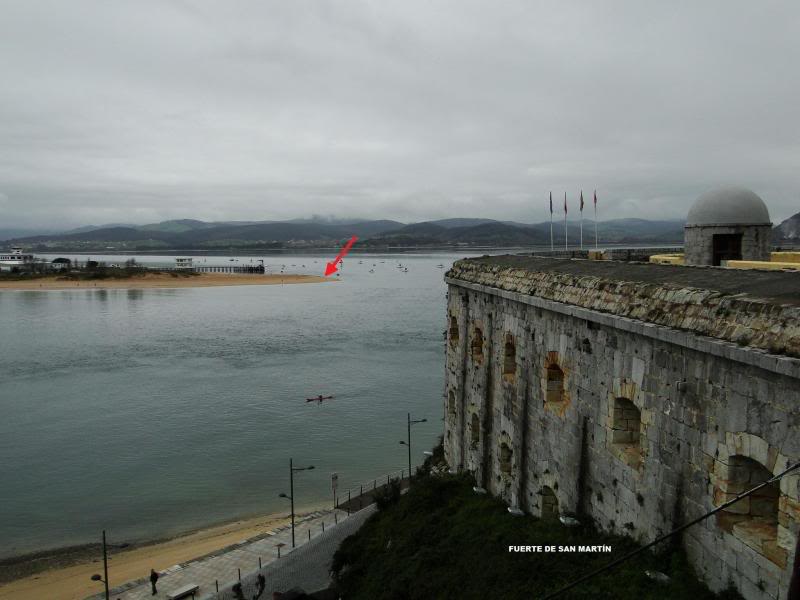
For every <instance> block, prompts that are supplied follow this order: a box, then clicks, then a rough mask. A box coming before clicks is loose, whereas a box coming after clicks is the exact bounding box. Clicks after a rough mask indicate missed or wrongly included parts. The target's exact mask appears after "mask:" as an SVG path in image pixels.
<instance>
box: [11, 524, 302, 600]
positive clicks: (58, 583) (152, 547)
mask: <svg viewBox="0 0 800 600" xmlns="http://www.w3.org/2000/svg"><path fill="white" fill-rule="evenodd" d="M313 510H314V509H313V508H308V509H306V510H304V511H303V513H298V517H299V516H301V514H307V513H310V512H313ZM287 523H289V517H288V516H287V515H286V514H285V513H280V514H271V515H265V516H260V517H253V518H250V519H243V520H239V521H235V522H232V523H228V524H225V525H218V526H215V527H210V528H207V529H202V530H199V531H196V532H194V533H189V534H186V535H183V536H180V537H175V538H173V539H170V540H166V541H162V542H156V543H152V544H147V545H136V546H133V547H131V548H130V549H125V550H118V551H114V552H112V553H110V554H109V561H108V568H109V580H110V581H111V585H112V587H114V586H118V585H121V584H122V583H125V582H126V581H131V580H133V579H139V578H141V577H146V576H147V575H148V574H149V573H150V569H156V570H157V571H161V570H164V569H166V568H168V567H171V566H173V565H176V564H178V563H182V562H186V561H188V560H191V559H194V558H199V557H201V556H204V555H206V554H209V553H211V552H214V551H215V550H219V549H221V548H224V547H226V546H229V545H231V544H234V543H237V542H240V541H242V540H245V539H248V538H251V537H255V536H257V535H260V534H262V533H265V532H266V531H268V530H270V529H274V528H276V527H279V526H281V525H285V524H287ZM93 554H96V556H94V557H92V558H89V557H86V558H85V559H83V560H81V561H79V562H77V563H75V564H71V565H68V566H63V567H54V568H50V569H47V570H44V571H41V572H39V573H35V574H33V575H29V576H27V577H24V578H22V579H17V580H14V581H10V582H7V583H4V584H2V585H0V599H2V600H5V599H9V600H10V599H12V598H13V599H15V600H19V599H28V598H30V599H42V598H51V599H54V600H56V599H57V600H73V599H74V600H78V599H83V598H86V597H87V596H90V595H92V594H96V593H98V592H100V591H102V584H101V585H98V584H97V582H94V581H91V576H92V575H93V574H94V573H102V571H103V560H102V554H101V553H100V551H94V552H93ZM6 568H7V567H4V569H6Z"/></svg>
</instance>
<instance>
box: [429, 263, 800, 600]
mask: <svg viewBox="0 0 800 600" xmlns="http://www.w3.org/2000/svg"><path fill="white" fill-rule="evenodd" d="M604 263H605V264H604V265H603V264H601V263H597V262H593V261H576V260H558V259H542V258H530V257H525V258H523V257H493V258H484V259H470V260H464V261H459V262H457V263H456V264H455V265H454V267H453V268H452V269H451V270H450V271H449V272H448V273H447V275H446V281H447V283H448V286H449V292H448V308H447V311H448V312H447V323H448V331H447V336H448V343H447V362H446V365H447V366H446V389H445V407H444V409H445V415H446V417H445V423H446V427H445V455H446V457H447V460H448V462H449V464H450V465H451V467H452V468H454V469H456V468H457V469H460V470H467V471H470V472H472V473H474V475H475V477H476V479H477V481H478V485H481V486H483V487H485V488H487V489H488V490H489V491H490V492H491V493H493V494H495V495H498V496H500V497H502V498H503V499H504V500H505V501H506V502H507V503H508V504H509V505H510V506H512V507H516V508H519V509H521V510H523V511H525V512H527V513H530V514H533V515H535V516H541V517H543V518H547V517H553V516H555V515H557V514H559V513H561V514H565V513H567V514H573V513H574V514H587V515H588V516H590V517H591V518H592V519H594V520H595V521H596V522H597V523H598V524H599V526H600V527H602V528H604V529H606V530H610V531H613V532H615V533H622V534H626V535H630V536H632V537H634V538H636V539H637V540H639V541H641V542H647V541H651V540H652V539H654V538H655V537H657V536H658V535H660V534H663V533H666V532H668V531H670V530H672V529H673V528H675V527H676V526H678V525H680V524H682V523H685V522H687V521H688V520H690V519H693V518H696V517H699V516H701V515H702V514H704V513H706V512H708V511H710V510H712V509H714V508H715V507H716V506H719V505H720V504H721V503H723V502H725V501H726V500H728V499H731V498H733V497H734V496H735V495H736V494H738V493H740V492H742V491H744V490H746V489H749V488H751V487H754V486H755V485H756V484H757V483H760V482H762V481H765V480H766V479H768V478H769V477H770V476H771V474H773V473H779V472H780V471H782V470H783V469H785V468H786V467H787V466H788V465H790V464H794V463H795V462H797V461H798V460H800V360H798V357H800V306H798V304H797V303H792V302H788V303H787V302H782V301H781V300H783V298H782V297H781V294H782V293H786V294H789V296H788V297H791V294H792V286H796V287H797V289H800V274H791V273H768V274H760V275H757V277H760V278H762V279H760V280H759V281H758V282H756V287H757V288H758V289H763V290H766V291H769V290H776V291H775V294H773V296H772V297H770V298H754V297H750V296H746V295H743V294H741V293H739V294H735V293H729V292H725V291H720V290H721V289H722V290H724V289H725V286H726V285H728V286H730V282H728V283H725V281H723V279H724V277H730V275H729V274H726V272H724V271H722V270H719V269H716V270H713V271H715V272H716V273H722V274H721V275H719V277H718V279H719V281H718V282H717V283H719V285H715V286H709V287H710V288H711V289H703V288H702V287H688V286H687V285H686V281H681V278H684V279H685V278H686V275H685V274H686V273H688V274H689V275H691V276H693V277H695V278H699V279H700V280H703V281H704V280H706V279H709V280H714V278H715V277H716V275H714V273H712V270H711V269H709V268H691V267H662V266H659V265H624V264H621V265H620V264H618V265H611V264H609V263H610V261H604ZM639 268H647V269H648V271H647V273H649V274H650V280H649V281H648V280H646V278H644V277H643V276H640V274H639V273H638V272H637V269H639ZM675 269H679V270H680V271H675ZM711 275H714V277H712V276H711ZM738 276H739V277H741V276H742V274H741V273H739V275H738ZM787 277H790V278H791V277H794V279H791V280H790V279H786V278H787ZM670 278H672V279H675V280H677V281H678V283H677V284H670V283H668V282H666V280H669V279H670ZM643 279H645V280H644V281H643ZM787 282H788V283H787ZM712 283H713V281H712ZM715 287H716V289H714V288H715ZM780 290H782V291H780ZM796 298H797V299H798V301H799V302H800V295H797V296H796ZM767 333H768V334H767ZM799 481H800V476H798V475H797V474H794V475H791V476H787V477H785V478H784V479H783V480H782V481H781V483H780V484H779V485H778V484H771V485H770V486H768V487H767V488H765V489H764V490H762V491H761V492H760V493H759V494H758V495H756V496H752V497H750V498H748V499H746V500H742V501H741V502H739V503H737V504H736V505H734V506H732V507H730V509H729V510H728V511H726V512H722V513H720V514H719V515H717V516H716V517H711V518H709V519H707V520H706V521H704V522H702V523H701V524H699V525H696V526H694V527H692V528H690V529H689V530H687V531H686V532H685V533H684V536H683V544H684V546H685V548H686V551H687V553H688V556H689V558H690V560H691V562H692V564H693V565H694V567H695V569H696V570H697V572H698V574H699V575H700V576H701V577H702V578H703V579H704V580H705V581H707V582H708V584H709V585H710V586H711V587H712V589H715V590H720V589H723V588H725V587H727V585H728V584H729V583H733V584H734V585H735V586H736V587H737V588H738V589H739V590H740V592H741V593H742V594H743V595H744V596H745V597H746V598H784V597H785V595H786V591H787V589H788V586H789V581H790V577H791V570H792V561H793V560H794V553H795V548H796V546H797V539H798V533H799V532H800V482H799Z"/></svg>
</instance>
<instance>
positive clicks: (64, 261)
mask: <svg viewBox="0 0 800 600" xmlns="http://www.w3.org/2000/svg"><path fill="white" fill-rule="evenodd" d="M71 266H72V261H71V260H70V259H68V258H63V257H60V256H59V257H58V258H54V259H53V261H52V262H51V263H50V268H52V269H53V270H55V271H66V270H68V269H69V268H70V267H71Z"/></svg>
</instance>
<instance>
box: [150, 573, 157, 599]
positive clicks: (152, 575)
mask: <svg viewBox="0 0 800 600" xmlns="http://www.w3.org/2000/svg"><path fill="white" fill-rule="evenodd" d="M157 581H158V573H156V570H155V569H150V585H151V586H153V596H155V595H156V594H157V593H158V590H156V582H157Z"/></svg>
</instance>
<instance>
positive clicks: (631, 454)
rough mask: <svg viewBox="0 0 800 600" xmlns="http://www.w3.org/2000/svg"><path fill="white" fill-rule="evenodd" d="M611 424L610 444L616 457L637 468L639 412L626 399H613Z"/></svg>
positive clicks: (639, 448) (640, 427) (640, 426)
mask: <svg viewBox="0 0 800 600" xmlns="http://www.w3.org/2000/svg"><path fill="white" fill-rule="evenodd" d="M611 423H612V425H611V443H612V445H613V447H614V448H615V450H616V452H617V455H618V456H619V457H620V458H621V459H622V461H623V462H625V463H626V464H628V465H630V466H638V465H639V463H640V462H641V460H642V446H641V430H642V413H641V411H640V410H639V409H638V408H636V405H635V404H634V403H633V402H631V401H630V400H628V399H627V398H615V399H614V415H613V417H612V421H611Z"/></svg>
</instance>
